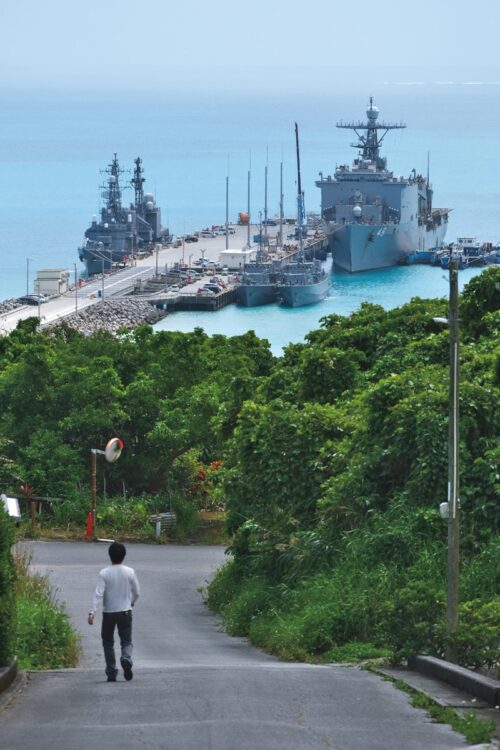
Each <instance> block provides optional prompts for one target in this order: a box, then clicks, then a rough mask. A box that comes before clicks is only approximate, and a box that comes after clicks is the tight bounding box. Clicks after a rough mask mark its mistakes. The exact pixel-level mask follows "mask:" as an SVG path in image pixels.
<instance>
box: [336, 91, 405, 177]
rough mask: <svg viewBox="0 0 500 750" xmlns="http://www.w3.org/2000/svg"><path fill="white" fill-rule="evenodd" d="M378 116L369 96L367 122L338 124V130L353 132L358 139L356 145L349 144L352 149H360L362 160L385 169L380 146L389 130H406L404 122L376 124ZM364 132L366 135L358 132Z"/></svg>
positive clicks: (377, 111) (376, 108)
mask: <svg viewBox="0 0 500 750" xmlns="http://www.w3.org/2000/svg"><path fill="white" fill-rule="evenodd" d="M378 115H379V110H378V107H375V106H374V104H373V97H372V96H370V105H369V107H368V109H367V110H366V116H367V118H368V121H367V122H361V121H359V122H338V123H337V127H338V128H345V129H347V130H354V132H355V133H356V135H357V136H358V138H359V141H358V143H351V146H352V148H357V149H360V151H361V153H362V156H363V159H365V160H367V161H371V162H374V163H375V164H376V165H377V169H385V165H386V160H385V159H383V158H382V157H381V156H380V146H381V144H382V141H383V140H384V138H385V136H386V135H387V133H388V132H389V130H400V129H402V128H406V125H405V123H404V122H400V123H389V122H377V118H378ZM363 130H365V131H366V135H364V134H363V133H362V132H358V131H363ZM379 130H383V131H384V132H383V133H382V135H381V136H380V137H379V134H378V131H379Z"/></svg>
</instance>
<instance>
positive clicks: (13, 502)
mask: <svg viewBox="0 0 500 750" xmlns="http://www.w3.org/2000/svg"><path fill="white" fill-rule="evenodd" d="M0 501H1V502H2V503H3V507H4V508H5V510H6V511H7V513H8V514H9V516H11V518H13V519H14V520H15V521H16V522H17V523H19V522H20V521H21V511H20V510H19V500H18V499H17V497H7V495H4V494H2V495H0Z"/></svg>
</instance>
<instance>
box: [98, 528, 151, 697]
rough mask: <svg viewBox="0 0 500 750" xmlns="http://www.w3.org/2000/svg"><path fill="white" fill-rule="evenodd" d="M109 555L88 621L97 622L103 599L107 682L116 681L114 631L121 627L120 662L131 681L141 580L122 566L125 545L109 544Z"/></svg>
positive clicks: (99, 579)
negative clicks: (134, 620) (134, 618)
mask: <svg viewBox="0 0 500 750" xmlns="http://www.w3.org/2000/svg"><path fill="white" fill-rule="evenodd" d="M108 553H109V557H110V558H111V565H108V567H107V568H103V569H102V570H101V572H100V573H99V577H98V579H97V586H96V589H95V592H94V599H93V602H92V609H91V610H90V612H89V616H88V623H89V625H93V624H94V616H95V613H96V612H97V610H98V608H99V605H100V603H101V600H102V604H103V606H102V609H103V613H102V629H101V636H102V645H103V648H104V658H105V660H106V674H107V676H108V682H116V676H117V674H118V669H117V668H116V659H115V649H114V637H113V636H114V632H115V626H116V627H117V628H118V636H119V638H120V645H121V659H120V663H121V666H122V669H123V676H124V677H125V679H126V680H131V679H132V677H133V676H134V675H133V673H132V648H133V647H132V607H133V606H134V604H135V602H136V601H137V599H138V598H139V593H140V592H139V581H138V580H137V576H136V574H135V572H134V570H133V569H132V568H128V567H127V566H126V565H123V564H122V563H123V560H124V559H125V555H126V554H127V550H126V549H125V546H124V545H123V544H120V543H119V542H113V544H111V545H110V547H109V550H108Z"/></svg>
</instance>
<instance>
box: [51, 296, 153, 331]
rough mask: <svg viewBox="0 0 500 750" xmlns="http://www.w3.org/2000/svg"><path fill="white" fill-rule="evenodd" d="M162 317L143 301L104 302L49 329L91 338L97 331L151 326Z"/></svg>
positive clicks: (58, 322) (62, 320) (69, 316)
mask: <svg viewBox="0 0 500 750" xmlns="http://www.w3.org/2000/svg"><path fill="white" fill-rule="evenodd" d="M164 316H165V312H164V311H163V310H158V309H157V308H156V307H153V306H152V305H150V304H149V303H148V302H145V301H144V300H140V299H118V300H105V301H104V302H96V304H94V305H91V306H90V307H86V308H85V309H83V310H81V311H79V312H78V313H73V314H72V315H68V316H66V317H65V318H63V319H61V320H59V321H57V323H54V325H51V326H49V327H50V328H54V327H56V326H67V327H69V328H74V329H75V330H77V331H79V332H80V333H83V334H84V335H85V336H91V335H92V334H93V333H96V332H97V331H109V333H116V332H117V331H119V330H120V329H123V328H127V329H131V328H136V327H137V326H140V325H143V324H144V323H148V324H153V323H156V322H157V321H158V320H161V318H163V317H164Z"/></svg>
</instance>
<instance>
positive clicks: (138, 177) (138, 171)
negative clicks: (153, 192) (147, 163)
mask: <svg viewBox="0 0 500 750" xmlns="http://www.w3.org/2000/svg"><path fill="white" fill-rule="evenodd" d="M134 164H135V169H134V176H133V178H132V179H131V180H130V184H131V185H132V186H133V188H134V193H135V207H136V208H139V206H142V204H143V203H144V190H143V185H144V183H145V182H146V180H145V178H144V177H143V176H142V175H143V169H142V167H141V164H142V159H141V158H140V157H139V156H138V157H137V159H134Z"/></svg>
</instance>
